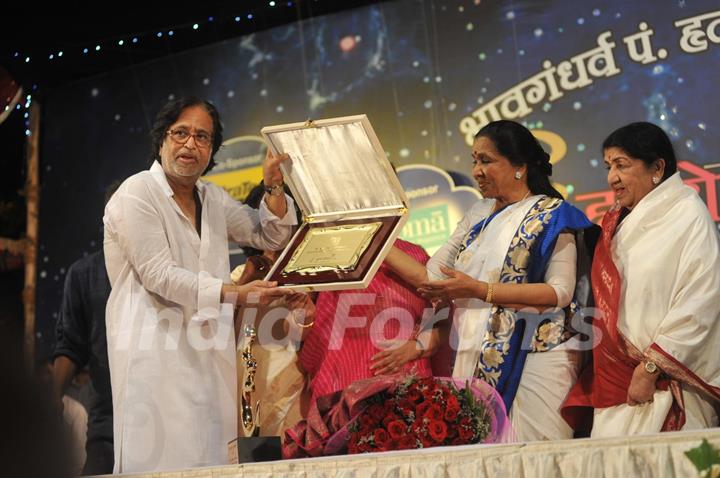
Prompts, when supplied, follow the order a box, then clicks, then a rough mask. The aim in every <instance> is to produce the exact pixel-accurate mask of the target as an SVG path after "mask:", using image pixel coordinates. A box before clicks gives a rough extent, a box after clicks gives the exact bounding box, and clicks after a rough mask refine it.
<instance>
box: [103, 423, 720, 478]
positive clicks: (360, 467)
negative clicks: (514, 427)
mask: <svg viewBox="0 0 720 478" xmlns="http://www.w3.org/2000/svg"><path fill="white" fill-rule="evenodd" d="M703 438H705V439H707V440H708V441H709V442H710V443H711V444H712V445H714V446H715V447H716V448H720V428H711V429H705V430H699V431H698V430H695V431H687V432H668V433H661V434H657V435H644V436H633V437H625V438H603V439H597V438H594V439H591V438H585V439H576V440H558V441H540V442H529V443H511V444H499V445H466V446H455V447H437V448H427V449H422V450H406V451H391V452H385V453H369V454H361V455H349V456H333V457H322V458H306V459H300V460H284V461H273V462H264V463H246V464H242V465H228V466H218V467H209V468H196V469H193V470H182V471H168V472H153V473H141V474H131V475H120V476H133V477H137V478H240V477H243V478H244V477H257V476H288V477H289V476H298V477H305V476H320V477H324V476H328V477H330V476H333V477H334V476H343V477H365V476H368V477H369V476H372V477H376V478H380V477H385V476H391V477H441V476H451V477H454V476H462V477H463V478H470V477H475V476H478V477H484V476H487V477H495V476H512V477H545V476H553V477H578V476H582V477H584V478H593V477H627V476H633V477H660V476H662V477H669V476H682V477H692V476H697V471H696V470H695V467H694V465H693V464H692V462H691V461H690V460H689V459H688V458H687V457H686V456H685V452H686V451H687V450H689V449H691V448H695V447H697V446H698V445H700V443H701V442H702V440H703ZM113 476H118V475H113Z"/></svg>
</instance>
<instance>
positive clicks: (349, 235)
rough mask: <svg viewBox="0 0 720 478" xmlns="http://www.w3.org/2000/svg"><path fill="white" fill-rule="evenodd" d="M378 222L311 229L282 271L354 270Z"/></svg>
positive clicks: (304, 272) (378, 227) (285, 273)
mask: <svg viewBox="0 0 720 478" xmlns="http://www.w3.org/2000/svg"><path fill="white" fill-rule="evenodd" d="M380 226H382V222H380V221H376V222H370V223H367V224H341V225H337V226H324V227H322V226H321V227H315V228H313V229H310V230H309V231H308V233H307V234H305V237H304V238H303V241H302V242H301V243H300V245H299V246H298V247H297V249H295V251H294V252H293V254H292V257H291V258H290V260H289V261H288V263H287V265H286V266H285V267H284V268H283V270H282V272H281V274H283V275H284V276H287V275H288V274H291V273H293V272H296V273H298V274H316V273H318V272H324V271H343V272H344V271H354V270H355V269H356V268H357V265H358V263H359V262H360V257H362V254H363V252H365V250H366V249H367V248H368V246H369V245H370V243H371V242H372V240H373V238H374V237H375V233H376V232H377V231H378V229H380Z"/></svg>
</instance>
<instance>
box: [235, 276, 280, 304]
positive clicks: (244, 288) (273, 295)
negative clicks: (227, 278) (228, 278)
mask: <svg viewBox="0 0 720 478" xmlns="http://www.w3.org/2000/svg"><path fill="white" fill-rule="evenodd" d="M290 294H292V291H290V290H288V289H283V288H280V287H278V286H277V282H270V281H264V280H254V281H252V282H248V283H247V284H243V285H234V284H223V286H222V298H221V299H222V301H223V302H234V304H235V307H243V306H248V305H268V304H269V303H270V302H272V301H273V300H275V299H279V298H281V297H284V296H286V295H290ZM233 295H234V297H233Z"/></svg>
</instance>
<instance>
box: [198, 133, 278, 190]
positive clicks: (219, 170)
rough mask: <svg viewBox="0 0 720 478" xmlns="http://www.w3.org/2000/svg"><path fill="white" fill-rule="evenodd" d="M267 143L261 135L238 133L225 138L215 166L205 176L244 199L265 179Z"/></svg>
mask: <svg viewBox="0 0 720 478" xmlns="http://www.w3.org/2000/svg"><path fill="white" fill-rule="evenodd" d="M266 151H267V146H265V143H264V142H263V140H262V138H261V137H259V136H238V137H237V138H232V139H229V140H227V141H225V142H224V143H223V144H222V147H221V148H220V150H219V151H218V152H217V154H215V163H216V165H215V167H214V168H213V169H212V171H210V173H208V175H207V176H205V179H207V180H208V181H210V182H213V183H215V184H217V185H218V186H220V187H222V188H224V189H225V190H226V191H227V192H228V193H229V194H230V196H232V197H233V198H234V199H236V200H238V201H244V200H245V198H246V197H247V195H248V194H249V193H250V191H251V190H252V188H254V187H255V186H257V185H258V183H260V180H261V179H262V161H263V158H265V152H266Z"/></svg>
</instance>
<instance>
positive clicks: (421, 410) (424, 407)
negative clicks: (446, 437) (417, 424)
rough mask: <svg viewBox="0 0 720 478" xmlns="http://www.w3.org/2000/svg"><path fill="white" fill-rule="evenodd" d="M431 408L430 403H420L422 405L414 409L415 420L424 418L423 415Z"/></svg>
mask: <svg viewBox="0 0 720 478" xmlns="http://www.w3.org/2000/svg"><path fill="white" fill-rule="evenodd" d="M431 406H432V403H431V402H427V401H426V402H422V403H421V404H420V405H418V406H417V408H416V409H415V417H417V418H420V417H424V416H425V414H426V413H427V411H428V410H429V409H430V407H431Z"/></svg>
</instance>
